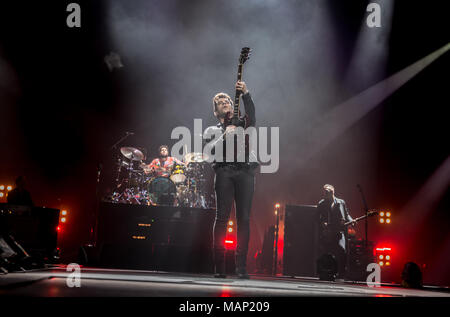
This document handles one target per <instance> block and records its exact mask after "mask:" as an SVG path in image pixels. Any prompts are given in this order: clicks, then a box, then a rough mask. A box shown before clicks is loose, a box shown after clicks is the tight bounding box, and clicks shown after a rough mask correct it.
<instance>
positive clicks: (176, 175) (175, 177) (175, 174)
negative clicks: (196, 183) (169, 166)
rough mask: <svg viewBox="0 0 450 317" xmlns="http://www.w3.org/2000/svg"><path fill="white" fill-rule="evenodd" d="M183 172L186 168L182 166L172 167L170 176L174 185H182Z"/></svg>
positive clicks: (184, 176) (184, 177) (183, 179)
mask: <svg viewBox="0 0 450 317" xmlns="http://www.w3.org/2000/svg"><path fill="white" fill-rule="evenodd" d="M185 170H186V167H185V166H184V165H178V164H177V165H175V166H174V167H173V170H172V174H171V175H170V179H171V180H172V182H174V183H175V184H176V185H178V184H182V183H184V181H185V180H186V175H185Z"/></svg>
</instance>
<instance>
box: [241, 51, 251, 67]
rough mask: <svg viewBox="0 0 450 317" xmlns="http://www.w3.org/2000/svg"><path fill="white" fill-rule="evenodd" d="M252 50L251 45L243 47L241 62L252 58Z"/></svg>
mask: <svg viewBox="0 0 450 317" xmlns="http://www.w3.org/2000/svg"><path fill="white" fill-rule="evenodd" d="M251 51H252V50H251V49H250V47H243V48H242V50H241V55H239V64H244V63H245V62H246V61H247V60H248V59H249V58H250V55H251V53H250V52H251Z"/></svg>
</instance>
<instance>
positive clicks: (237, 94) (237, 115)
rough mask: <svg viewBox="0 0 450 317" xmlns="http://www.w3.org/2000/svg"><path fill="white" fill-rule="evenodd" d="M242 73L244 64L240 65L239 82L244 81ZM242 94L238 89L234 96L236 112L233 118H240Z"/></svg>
mask: <svg viewBox="0 0 450 317" xmlns="http://www.w3.org/2000/svg"><path fill="white" fill-rule="evenodd" d="M242 71H243V64H241V63H240V64H239V65H238V74H237V80H238V81H240V80H242ZM240 93H241V92H240V91H238V90H237V89H236V92H235V95H234V111H233V117H235V118H239V104H240V98H239V97H240V95H241V94H240Z"/></svg>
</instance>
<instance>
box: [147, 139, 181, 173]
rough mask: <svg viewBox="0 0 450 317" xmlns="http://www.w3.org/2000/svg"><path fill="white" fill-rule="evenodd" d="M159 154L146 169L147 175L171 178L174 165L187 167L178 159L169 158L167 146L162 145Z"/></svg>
mask: <svg viewBox="0 0 450 317" xmlns="http://www.w3.org/2000/svg"><path fill="white" fill-rule="evenodd" d="M158 153H159V155H158V157H157V158H155V159H154V160H153V161H152V162H151V163H150V164H148V165H147V166H146V167H144V172H145V174H149V173H154V175H155V176H161V177H169V176H170V173H171V171H172V168H173V165H174V164H178V165H183V166H187V163H183V162H181V161H180V160H178V159H177V158H176V157H173V156H169V146H167V145H161V146H160V147H159V149H158Z"/></svg>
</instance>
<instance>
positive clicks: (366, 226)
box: [356, 184, 369, 250]
mask: <svg viewBox="0 0 450 317" xmlns="http://www.w3.org/2000/svg"><path fill="white" fill-rule="evenodd" d="M356 187H358V189H359V192H360V193H361V197H362V201H363V204H364V211H365V214H366V218H365V219H364V225H365V231H366V232H365V236H366V237H365V247H366V250H367V243H368V240H367V239H368V228H369V222H368V220H369V208H368V207H367V202H366V198H365V197H364V193H363V190H362V187H361V185H359V184H358V185H356Z"/></svg>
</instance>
